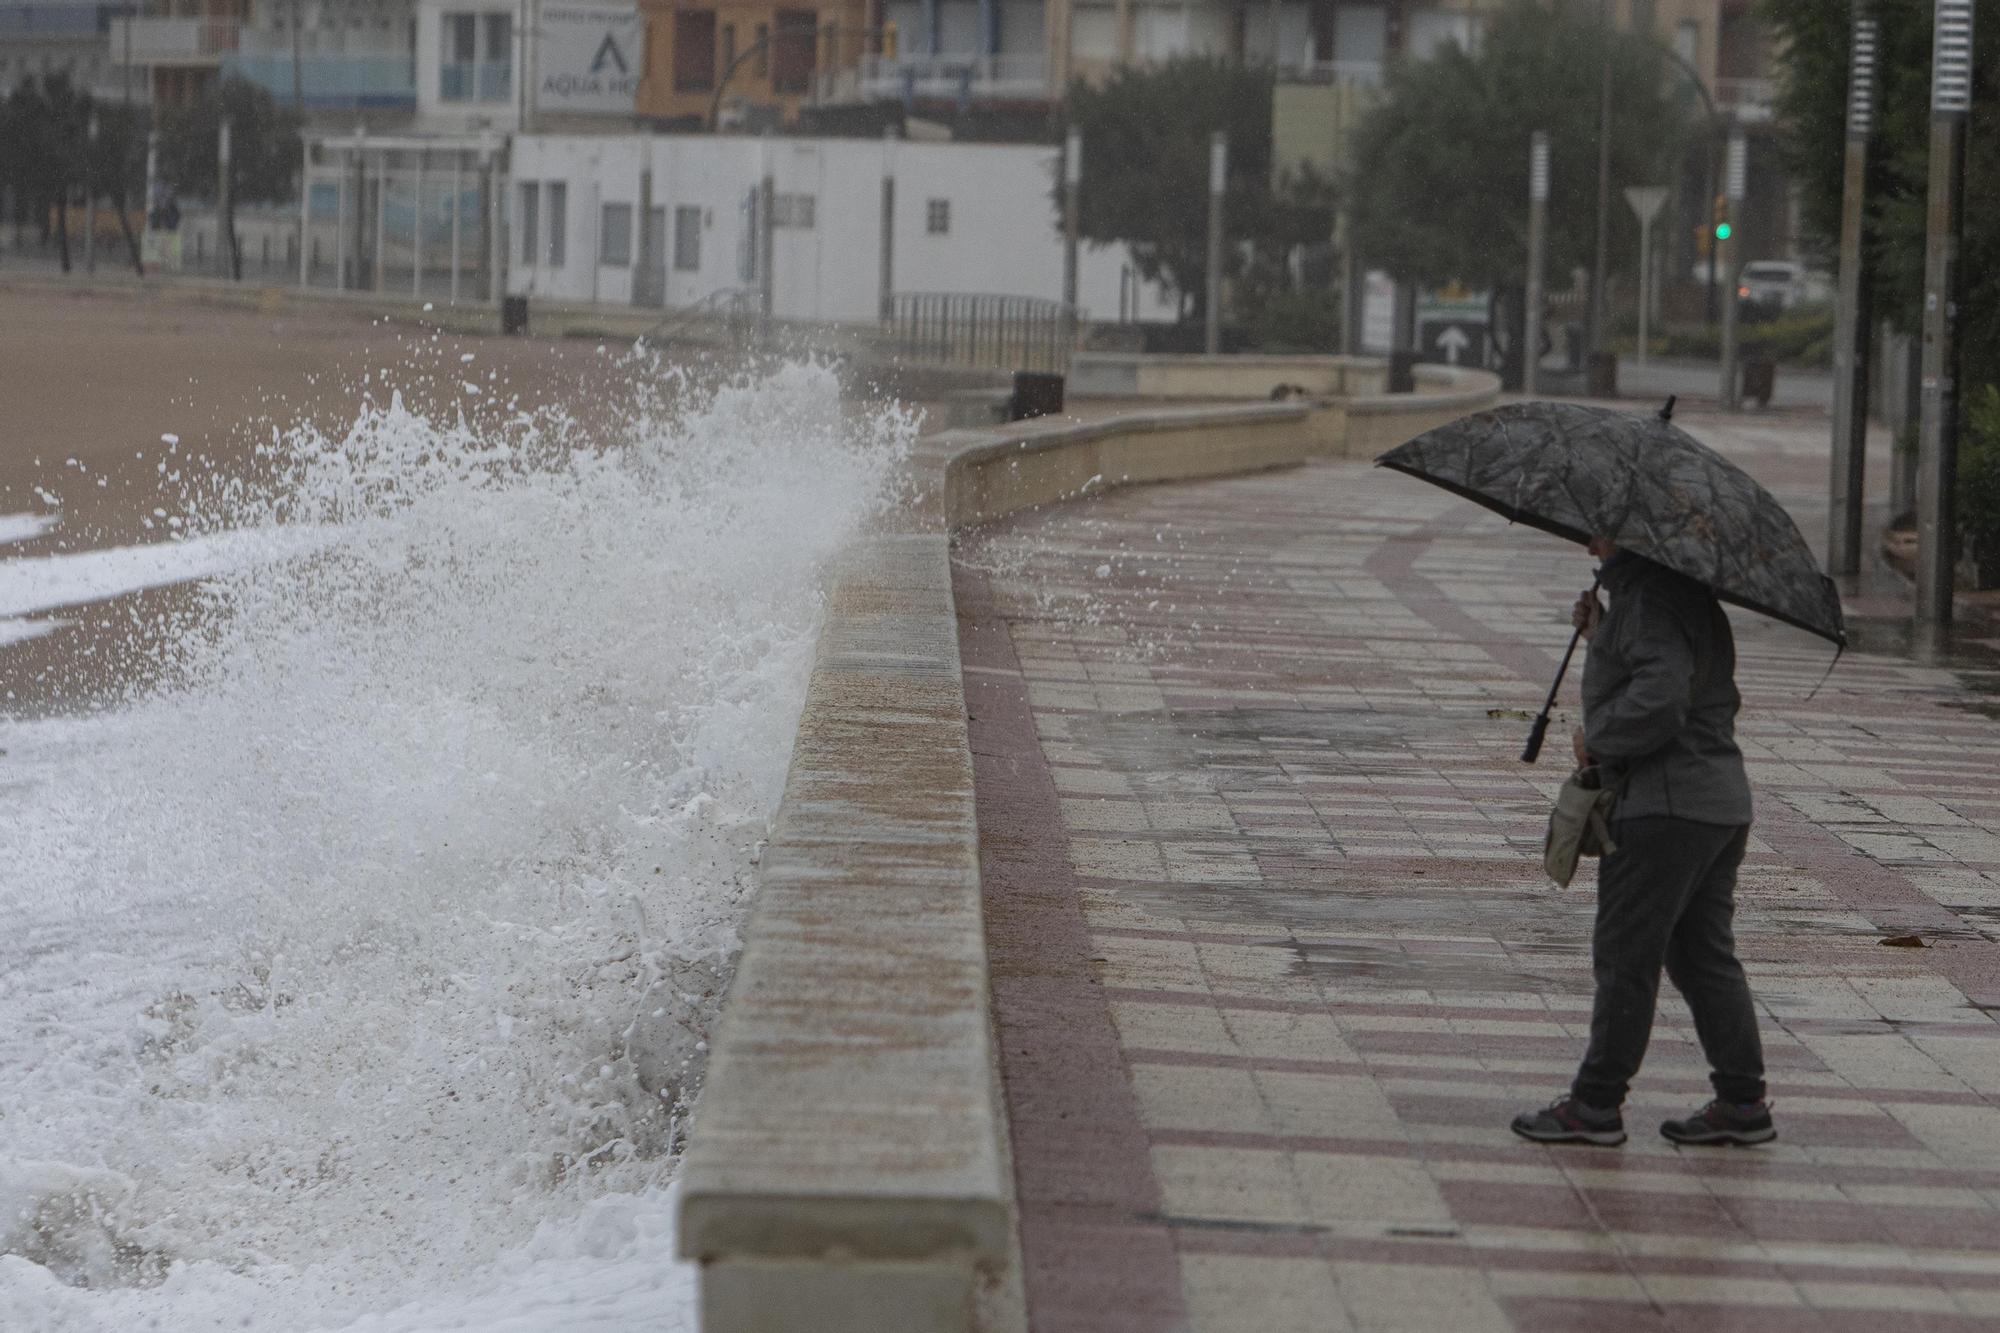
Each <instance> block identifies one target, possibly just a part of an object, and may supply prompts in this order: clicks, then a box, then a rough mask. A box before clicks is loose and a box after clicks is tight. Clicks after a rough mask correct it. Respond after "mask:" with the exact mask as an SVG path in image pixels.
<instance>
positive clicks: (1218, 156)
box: [1203, 130, 1229, 356]
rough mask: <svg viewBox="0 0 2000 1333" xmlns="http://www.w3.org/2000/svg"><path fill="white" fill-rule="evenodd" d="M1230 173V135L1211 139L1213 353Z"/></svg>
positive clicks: (1218, 335) (1217, 341)
mask: <svg viewBox="0 0 2000 1333" xmlns="http://www.w3.org/2000/svg"><path fill="white" fill-rule="evenodd" d="M1228 177H1229V135H1228V134H1226V133H1224V132H1223V131H1222V130H1217V131H1216V132H1215V133H1214V134H1212V135H1210V136H1209V139H1208V311H1207V314H1208V336H1207V338H1206V339H1205V341H1204V344H1203V345H1204V346H1205V347H1207V349H1208V354H1209V355H1210V356H1214V355H1216V354H1217V353H1218V352H1220V351H1221V350H1222V191H1223V186H1224V185H1225V184H1226V182H1227V180H1228Z"/></svg>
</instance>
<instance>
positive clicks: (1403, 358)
mask: <svg viewBox="0 0 2000 1333" xmlns="http://www.w3.org/2000/svg"><path fill="white" fill-rule="evenodd" d="M1419 359H1420V357H1419V354H1418V353H1416V352H1412V351H1410V350H1409V349H1407V348H1405V349H1404V350H1402V351H1400V352H1391V353H1389V392H1390V393H1415V392H1416V391H1417V376H1416V365H1417V362H1418V360H1419Z"/></svg>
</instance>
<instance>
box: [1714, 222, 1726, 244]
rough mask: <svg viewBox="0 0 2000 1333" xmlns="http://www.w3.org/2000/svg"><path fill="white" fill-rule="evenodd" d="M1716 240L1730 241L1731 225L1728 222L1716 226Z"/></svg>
mask: <svg viewBox="0 0 2000 1333" xmlns="http://www.w3.org/2000/svg"><path fill="white" fill-rule="evenodd" d="M1715 239H1716V240H1718V241H1726V240H1728V239H1729V224H1728V223H1727V222H1718V223H1716V224H1715Z"/></svg>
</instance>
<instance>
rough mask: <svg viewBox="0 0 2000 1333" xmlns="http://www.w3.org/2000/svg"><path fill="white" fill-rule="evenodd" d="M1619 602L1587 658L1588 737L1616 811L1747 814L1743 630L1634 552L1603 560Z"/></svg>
mask: <svg viewBox="0 0 2000 1333" xmlns="http://www.w3.org/2000/svg"><path fill="white" fill-rule="evenodd" d="M1602 578H1603V584H1604V588H1605V590H1606V591H1607V592H1609V593H1610V594H1611V609H1610V610H1609V611H1608V612H1607V613H1606V614H1605V617H1604V620H1603V621H1602V623H1601V624H1600V625H1599V626H1598V629H1597V633H1596V635H1595V636H1594V637H1593V638H1592V639H1591V642H1590V655H1589V656H1588V657H1587V658H1586V659H1585V661H1584V668H1583V731H1584V747H1585V749H1587V750H1588V751H1589V753H1590V757H1591V758H1592V759H1593V760H1595V761H1596V762H1597V763H1598V764H1600V765H1601V766H1602V767H1603V769H1604V773H1605V779H1606V780H1605V786H1607V787H1611V788H1613V789H1614V790H1617V791H1618V792H1619V793H1620V794H1619V800H1618V809H1617V812H1616V815H1615V818H1618V819H1632V818H1639V817H1643V816H1648V815H1666V816H1670V817H1672V818H1675V819H1687V820H1692V821H1694V822H1696V823H1701V824H1748V823H1749V822H1750V780H1749V778H1748V777H1747V776H1746V775H1745V774H1744V772H1743V752H1742V751H1741V750H1740V749H1738V748H1737V746H1736V710H1737V708H1738V707H1739V706H1741V704H1742V698H1741V696H1740V695H1738V694H1737V693H1736V640H1735V637H1734V636H1733V635H1732V634H1731V633H1730V629H1729V617H1728V616H1727V615H1725V614H1724V613H1723V610H1722V604H1721V603H1720V602H1718V601H1717V600H1716V599H1715V594H1714V593H1712V592H1710V591H1709V590H1708V589H1707V588H1706V587H1704V586H1703V585H1701V584H1699V583H1697V582H1695V581H1694V580H1693V579H1690V578H1688V577H1686V576H1685V575H1682V574H1677V573H1675V572H1674V571H1673V570H1670V569H1667V568H1666V567H1664V566H1662V565H1657V564H1654V563H1653V562H1652V561H1650V560H1647V559H1644V558H1642V557H1640V556H1636V555H1633V554H1631V553H1630V552H1620V553H1619V554H1618V555H1616V556H1613V557H1612V558H1611V559H1610V560H1608V561H1606V562H1605V565H1604V570H1603V575H1602Z"/></svg>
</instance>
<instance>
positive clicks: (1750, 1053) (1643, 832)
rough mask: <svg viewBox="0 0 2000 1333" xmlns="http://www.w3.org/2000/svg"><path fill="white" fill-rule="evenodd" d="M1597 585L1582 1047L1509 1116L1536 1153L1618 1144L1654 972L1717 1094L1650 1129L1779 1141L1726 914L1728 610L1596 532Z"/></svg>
mask: <svg viewBox="0 0 2000 1333" xmlns="http://www.w3.org/2000/svg"><path fill="white" fill-rule="evenodd" d="M1589 549H1590V553H1591V555H1593V556H1595V557H1597V558H1598V559H1599V560H1600V561H1601V562H1602V564H1601V567H1600V576H1599V583H1600V585H1601V586H1602V587H1603V588H1604V589H1605V590H1606V591H1607V592H1609V593H1610V596H1611V607H1610V610H1609V611H1606V610H1605V609H1604V606H1603V604H1602V603H1601V602H1600V601H1599V600H1598V597H1597V594H1596V592H1595V591H1594V590H1592V591H1587V592H1585V593H1584V594H1583V595H1582V596H1580V597H1579V598H1578V599H1577V602H1576V606H1575V608H1574V610H1573V612H1572V623H1573V624H1575V626H1576V627H1577V629H1579V630H1580V631H1582V633H1583V635H1584V637H1585V638H1586V639H1588V640H1589V641H1590V654H1589V657H1588V659H1587V660H1586V661H1585V664H1584V673H1583V716H1584V725H1583V726H1582V727H1580V728H1578V729H1577V731H1576V733H1575V736H1574V738H1573V742H1574V747H1575V751H1576V758H1577V762H1578V763H1579V764H1580V765H1585V766H1590V765H1595V766H1596V767H1597V768H1598V770H1599V774H1600V777H1601V779H1602V782H1603V785H1604V786H1605V787H1606V788H1609V789H1610V790H1612V791H1615V792H1616V793H1617V794H1618V803H1617V806H1616V808H1615V810H1614V811H1613V814H1612V822H1611V836H1612V841H1613V842H1614V843H1615V844H1616V850H1615V851H1612V852H1610V853H1609V854H1607V855H1606V856H1605V857H1604V858H1603V859H1602V861H1601V862H1600V863H1599V865H1598V877H1597V920H1596V925H1595V929H1594V931H1593V933H1592V936H1591V971H1592V975H1593V978H1594V980H1595V983H1596V994H1595V998H1594V999H1593V1001H1592V1005H1591V1016H1590V1043H1589V1046H1588V1048H1587V1050H1586V1051H1585V1053H1584V1057H1583V1063H1582V1065H1581V1067H1580V1068H1579V1069H1578V1070H1577V1075H1576V1079H1575V1081H1574V1082H1573V1083H1572V1085H1571V1087H1570V1091H1569V1093H1568V1094H1567V1095H1566V1096H1564V1097H1561V1098H1559V1099H1558V1100H1557V1101H1555V1102H1554V1103H1553V1104H1552V1105H1550V1106H1548V1107H1546V1108H1543V1109H1541V1110H1538V1111H1529V1112H1525V1113H1523V1114H1522V1115H1519V1116H1516V1117H1515V1118H1514V1122H1513V1130H1514V1132H1515V1133H1516V1134H1519V1135H1521V1136H1522V1137H1523V1138H1527V1139H1532V1140H1534V1141H1536V1142H1538V1143H1594V1144H1603V1145H1606V1146H1614V1145H1617V1144H1620V1143H1623V1142H1624V1141H1625V1122H1624V1116H1623V1114H1622V1111H1621V1108H1622V1107H1623V1105H1624V1102H1625V1096H1626V1093H1627V1091H1628V1090H1629V1089H1630V1087H1631V1081H1632V1078H1633V1077H1634V1076H1635V1075H1636V1074H1637V1073H1638V1072H1639V1065H1640V1063H1641V1061H1642V1060H1643V1059H1644V1058H1645V1054H1646V1044H1647V1041H1648V1040H1649V1038H1650V1037H1651V1034H1652V1029H1653V1013H1654V1008H1655V1005H1656V1003H1657V1000H1658V996H1659V988H1660V973H1661V970H1662V968H1664V969H1665V971H1666V974H1667V976H1668V977H1669V978H1670V979H1671V980H1672V981H1673V983H1674V986H1675V988H1676V989H1678V990H1679V991H1680V993H1681V995H1682V997H1683V998H1684V999H1685V1000H1686V1001H1687V1005H1688V1008H1689V1009H1690V1010H1691V1011H1692V1012H1693V1014H1694V1025H1695V1034H1696V1036H1697V1037H1698V1038H1699V1039H1700V1041H1701V1048H1702V1052H1703V1054H1704V1055H1706V1056H1707V1058H1708V1063H1709V1068H1710V1074H1709V1078H1710V1082H1711V1083H1712V1084H1713V1085H1714V1088H1715V1098H1714V1100H1712V1101H1710V1102H1709V1103H1708V1104H1707V1105H1706V1106H1704V1107H1703V1108H1702V1109H1700V1110H1699V1111H1696V1112H1694V1113H1693V1114H1692V1115H1690V1116H1688V1117H1687V1118H1685V1119H1680V1120H1668V1121H1666V1122H1665V1123H1663V1124H1662V1125H1661V1126H1660V1133H1661V1134H1663V1135H1664V1136H1666V1137H1667V1138H1668V1139H1670V1140H1672V1141H1673V1142H1675V1143H1682V1144H1749V1143H1764V1142H1768V1141H1769V1140H1771V1139H1773V1138H1776V1137H1777V1129H1776V1127H1775V1126H1774V1125H1773V1124H1772V1121H1771V1110H1770V1106H1769V1104H1768V1103H1767V1102H1766V1100H1765V1092H1766V1089H1765V1085H1764V1052H1763V1045H1762V1042H1761V1040H1760V1038H1759V1036H1758V1032H1757V1014H1756V1008H1755V1005H1754V1002H1753V1001H1752V999H1751V996H1750V986H1749V983H1748V981H1747V980H1746V979H1745V977H1744V975H1743V967H1742V965H1741V964H1740V963H1739V962H1738V961H1737V959H1736V943H1735V936H1734V932H1733V929H1732V920H1733V918H1734V916H1735V911H1736V900H1735V899H1736V872H1737V868H1738V866H1740V865H1741V864H1742V861H1743V853H1744V849H1745V847H1746V846H1747V844H1748V842H1749V837H1750V819H1751V808H1750V783H1749V779H1748V777H1747V775H1746V774H1745V773H1744V769H1743V752H1742V751H1741V750H1740V749H1739V748H1738V747H1737V744H1736V737H1735V722H1736V713H1737V710H1738V708H1739V707H1740V706H1741V702H1742V700H1741V696H1740V695H1739V694H1738V693H1737V690H1736V680H1735V676H1736V646H1735V640H1734V637H1733V635H1732V634H1731V632H1730V627H1729V618H1728V616H1727V615H1726V614H1725V613H1724V612H1723V609H1722V605H1721V603H1720V602H1719V601H1718V600H1717V599H1716V596H1715V594H1714V592H1712V591H1711V590H1710V589H1709V588H1708V587H1707V586H1705V585H1704V584H1702V583H1699V582H1697V581H1696V580H1694V579H1691V578H1689V577H1687V576H1686V575H1684V574H1680V573H1677V572H1675V571H1674V570H1671V569H1668V568H1667V567H1666V566H1664V565H1661V564H1658V563H1655V562H1654V561H1652V560H1648V559H1646V558H1645V557H1643V556H1640V555H1638V554H1636V553H1634V552H1631V551H1621V550H1620V549H1618V547H1617V546H1616V545H1614V544H1613V542H1612V541H1611V540H1610V539H1609V538H1606V537H1593V538H1591V540H1590V543H1589Z"/></svg>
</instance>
